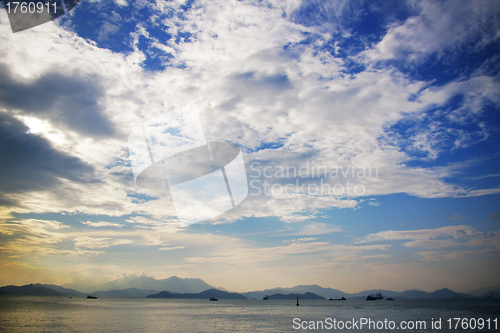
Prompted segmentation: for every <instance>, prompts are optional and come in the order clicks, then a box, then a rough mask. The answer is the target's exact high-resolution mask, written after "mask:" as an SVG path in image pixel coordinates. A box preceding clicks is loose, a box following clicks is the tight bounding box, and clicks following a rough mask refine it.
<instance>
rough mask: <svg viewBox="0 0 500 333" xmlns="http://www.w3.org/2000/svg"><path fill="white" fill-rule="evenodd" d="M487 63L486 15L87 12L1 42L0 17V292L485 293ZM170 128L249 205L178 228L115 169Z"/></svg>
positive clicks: (452, 8) (498, 231) (497, 258)
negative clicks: (49, 286) (194, 283)
mask: <svg viewBox="0 0 500 333" xmlns="http://www.w3.org/2000/svg"><path fill="white" fill-rule="evenodd" d="M0 7H4V5H3V2H2V4H0ZM499 58H500V3H499V2H497V1H489V0H476V1H460V2H459V1H425V0H424V1H417V0H411V1H410V0H408V1H361V0H357V1H340V0H339V1H321V0H310V1H299V0H261V1H258V0H242V1H234V0H212V1H207V0H194V1H193V0H188V1H184V0H172V1H163V0H136V1H128V0H114V1H111V0H106V1H99V0H82V1H80V2H79V3H78V5H76V7H75V8H74V9H73V10H71V11H69V12H68V13H67V14H65V15H62V16H60V17H58V18H57V19H54V20H53V21H50V22H48V23H45V24H42V25H39V26H36V27H33V28H31V29H28V30H24V31H21V32H16V33H13V32H12V29H11V26H10V24H9V18H8V16H7V11H6V10H5V8H0V156H1V159H0V285H8V284H15V285H22V284H27V283H53V284H59V285H61V284H66V283H72V285H74V286H79V288H80V289H82V290H85V288H86V287H88V286H91V285H97V284H99V283H104V282H107V281H111V280H113V279H116V278H119V277H123V276H134V275H137V276H140V275H147V276H152V277H155V278H157V279H163V278H167V277H170V276H172V275H175V276H179V277H189V278H201V279H203V280H204V281H205V282H207V283H208V284H210V285H213V286H216V287H219V286H221V287H223V288H225V289H226V290H231V291H238V292H246V291H251V290H262V289H266V288H274V287H292V286H295V285H299V284H302V285H306V284H317V285H320V286H323V287H331V288H335V289H340V290H343V291H345V292H359V291H362V290H366V289H390V290H394V291H404V290H407V289H420V290H424V291H434V290H436V289H441V288H445V287H446V288H450V289H452V290H455V291H459V292H467V291H470V290H474V289H478V288H482V287H488V286H498V285H499V283H498V282H499V280H498V276H499V274H500V168H499V165H500V145H499V143H500V132H499V130H500V114H499V112H500V75H499V69H500V61H499ZM185 110H194V115H195V116H196V117H197V119H198V120H197V121H199V122H196V124H198V125H196V126H198V127H196V128H198V129H199V128H201V129H202V132H203V133H202V134H203V135H202V137H204V139H205V140H206V142H212V143H219V144H224V143H231V144H232V145H233V146H234V147H237V148H238V149H239V152H241V158H242V160H243V161H244V171H245V172H244V174H245V173H246V180H247V182H246V185H247V190H248V193H247V192H245V193H247V195H246V197H245V196H243V197H242V198H244V199H242V201H241V202H239V201H237V202H233V204H234V205H233V206H234V207H233V206H230V207H229V208H227V209H225V210H224V211H222V213H221V214H219V215H217V216H215V217H212V218H209V219H205V220H203V219H202V220H201V221H197V222H196V223H190V224H188V225H185V224H182V223H181V219H180V217H179V216H180V213H178V212H177V210H176V207H177V209H179V208H178V206H176V205H175V204H174V201H175V195H174V194H175V189H174V187H173V185H172V184H170V183H169V184H170V185H172V186H171V187H168V186H167V187H166V188H162V189H158V188H144V187H141V186H139V185H140V184H138V183H136V180H135V176H134V170H133V165H132V162H131V158H130V157H132V153H130V152H129V148H130V147H129V136H130V135H131V133H133V132H134V130H135V129H140V128H142V129H144V128H146V127H145V126H146V125H145V124H148V121H149V123H151V121H154V119H164V118H162V117H167V118H168V117H171V116H172V115H174V114H178V115H181V116H180V117H183V116H182V115H185V114H186V111H185ZM169 119H170V118H169ZM188 125H189V124H188ZM188 125H186V126H187V128H188V130H192V128H193V127H192V126H191V127H190V125H189V126H188ZM172 126H173V127H171V128H170V132H169V133H170V134H165V135H166V137H164V138H163V139H165V138H166V139H165V140H166V141H168V139H169V138H170V139H171V138H173V137H174V136H175V135H176V134H175V133H179V131H178V128H175V126H174V125H172ZM200 131H201V130H200ZM200 131H198V132H197V133H198V134H199V133H201V132H200ZM136 133H140V132H136ZM144 133H145V132H144ZM169 135H170V136H169ZM179 135H180V134H179ZM165 161H166V160H165ZM226 162H227V161H226ZM165 164H168V163H167V162H165ZM241 165H243V164H241ZM221 166H222V165H221ZM225 168H226V169H227V170H228V166H226V167H225ZM181 169H182V170H181V171H183V172H186V173H190V172H193V173H195V172H196V171H197V170H198V171H199V170H200V169H199V168H198V165H197V164H196V163H191V164H190V163H188V164H186V165H185V167H183V168H181ZM227 170H226V171H227ZM200 172H201V171H200ZM218 172H219V173H220V169H219V171H218ZM208 173H209V172H208ZM226 173H227V174H228V175H229V176H227V177H226V174H224V175H225V176H224V177H226V184H228V182H227V178H229V181H231V175H230V172H229V171H228V172H226ZM220 174H222V173H220ZM193 178H196V177H193ZM196 189H198V187H196ZM202 192H203V191H202V189H200V192H199V193H202ZM207 192H208V194H207ZM233 192H234V188H233ZM197 193H198V192H197ZM203 193H204V195H210V194H211V192H210V191H205V192H203ZM200 195H201V194H200ZM232 195H233V196H234V197H235V198H236V196H235V193H233V194H232ZM238 202H239V203H238ZM209 203H210V202H209Z"/></svg>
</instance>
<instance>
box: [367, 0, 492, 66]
mask: <svg viewBox="0 0 500 333" xmlns="http://www.w3.org/2000/svg"><path fill="white" fill-rule="evenodd" d="M415 9H416V10H417V11H418V16H412V17H410V18H408V19H407V20H406V22H404V23H403V24H402V25H394V26H393V27H391V28H390V29H389V31H388V33H387V34H386V35H385V36H384V38H383V39H382V41H381V42H380V43H378V45H377V46H376V47H375V48H373V49H370V50H368V51H365V53H364V54H365V55H366V56H367V57H368V58H369V59H371V60H375V61H377V60H386V59H393V58H398V59H404V60H406V61H410V62H411V61H417V62H418V61H421V59H422V55H423V56H426V55H429V54H432V53H438V55H441V54H442V53H443V52H444V51H446V50H449V49H452V50H453V51H455V50H457V51H460V47H461V46H462V45H463V44H465V43H470V42H473V41H474V42H475V43H476V47H478V46H481V45H485V44H487V43H489V42H491V41H492V40H495V39H498V38H499V37H500V34H498V31H499V28H500V25H499V23H498V17H499V13H500V7H499V6H498V3H496V2H495V1H487V0H482V1H462V2H451V3H444V2H436V1H418V2H416V5H415ZM478 40H479V45H478V43H477V41H478Z"/></svg>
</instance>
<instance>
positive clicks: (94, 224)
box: [82, 221, 123, 228]
mask: <svg viewBox="0 0 500 333" xmlns="http://www.w3.org/2000/svg"><path fill="white" fill-rule="evenodd" d="M82 223H83V224H85V225H88V226H89V227H94V228H100V227H117V228H121V227H122V226H123V225H121V224H119V223H112V222H105V221H101V222H91V221H87V222H82Z"/></svg>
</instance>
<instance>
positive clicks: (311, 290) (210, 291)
mask: <svg viewBox="0 0 500 333" xmlns="http://www.w3.org/2000/svg"><path fill="white" fill-rule="evenodd" d="M73 286H74V285H72V284H66V285H63V286H57V285H53V284H40V283H36V284H27V285H23V286H13V285H9V286H4V287H0V297H3V296H6V295H22V296H24V295H28V296H66V297H87V295H94V296H98V297H100V298H102V297H109V298H120V297H123V298H144V297H147V298H171V299H181V298H185V299H205V298H206V299H209V298H211V297H214V298H217V299H255V300H262V299H263V297H265V296H266V295H267V296H268V297H269V298H268V299H269V300H279V299H283V300H286V299H296V298H297V297H299V299H304V300H306V299H316V300H322V299H329V298H333V299H334V298H340V297H342V296H343V297H346V298H347V299H348V300H352V299H359V300H362V299H366V296H367V295H369V294H376V293H378V292H380V293H382V294H383V295H384V296H385V297H390V298H394V299H396V300H397V299H451V298H454V299H458V298H495V299H496V298H500V286H497V287H485V288H480V289H477V290H472V291H469V292H467V293H458V292H455V291H453V290H450V289H447V288H443V289H439V290H436V291H433V292H426V291H422V290H406V291H402V292H397V291H391V290H383V289H371V290H364V291H361V292H358V293H346V292H343V291H341V290H338V289H332V288H323V287H320V286H318V285H299V286H295V287H292V288H274V289H266V290H259V291H250V292H243V293H235V292H229V291H225V290H221V289H223V288H215V287H213V286H211V285H209V284H207V283H205V282H204V281H203V280H201V279H193V278H178V277H176V276H172V277H169V278H166V279H162V280H156V279H154V278H152V277H148V276H126V277H122V278H119V279H117V280H114V281H111V282H107V283H105V284H102V285H95V286H92V287H90V288H92V289H90V288H88V289H85V290H77V289H80V288H75V287H73Z"/></svg>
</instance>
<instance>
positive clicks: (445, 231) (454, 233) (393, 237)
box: [358, 225, 476, 243]
mask: <svg viewBox="0 0 500 333" xmlns="http://www.w3.org/2000/svg"><path fill="white" fill-rule="evenodd" d="M475 233H476V229H475V228H473V227H471V226H468V225H458V226H447V227H441V228H436V229H421V230H408V231H394V230H387V231H381V232H377V233H374V234H369V235H367V236H365V237H363V239H361V240H360V241H359V242H358V243H373V242H380V241H400V240H430V239H436V238H439V237H451V238H455V239H456V238H463V237H467V236H471V235H474V234H475Z"/></svg>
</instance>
